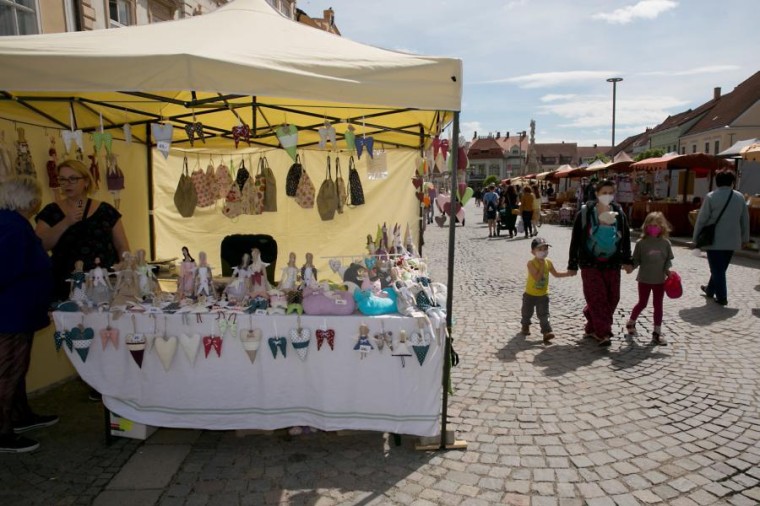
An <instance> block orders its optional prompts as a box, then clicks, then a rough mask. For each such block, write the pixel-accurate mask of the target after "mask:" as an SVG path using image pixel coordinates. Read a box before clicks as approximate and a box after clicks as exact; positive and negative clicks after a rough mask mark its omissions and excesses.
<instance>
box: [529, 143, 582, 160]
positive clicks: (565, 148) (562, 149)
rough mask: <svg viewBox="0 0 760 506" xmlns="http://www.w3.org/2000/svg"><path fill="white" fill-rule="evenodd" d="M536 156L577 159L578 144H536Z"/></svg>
mask: <svg viewBox="0 0 760 506" xmlns="http://www.w3.org/2000/svg"><path fill="white" fill-rule="evenodd" d="M536 154H537V155H538V156H569V157H572V158H575V157H576V156H577V155H578V144H577V143H575V142H557V143H549V144H539V143H536Z"/></svg>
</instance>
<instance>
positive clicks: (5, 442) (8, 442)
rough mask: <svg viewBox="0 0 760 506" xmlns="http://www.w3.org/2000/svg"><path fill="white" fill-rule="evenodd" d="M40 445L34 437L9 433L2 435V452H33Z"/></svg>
mask: <svg viewBox="0 0 760 506" xmlns="http://www.w3.org/2000/svg"><path fill="white" fill-rule="evenodd" d="M39 447H40V444H39V443H38V442H37V441H34V440H33V439H29V438H25V437H24V436H17V435H15V434H8V435H4V436H0V453H25V452H32V451H34V450H36V449H37V448H39Z"/></svg>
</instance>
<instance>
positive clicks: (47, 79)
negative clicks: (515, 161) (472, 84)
mask: <svg viewBox="0 0 760 506" xmlns="http://www.w3.org/2000/svg"><path fill="white" fill-rule="evenodd" d="M0 68H2V73H0V89H2V90H8V91H38V92H39V91H49V92H110V91H116V90H119V91H152V92H168V91H182V90H197V91H205V92H219V93H234V94H241V95H257V96H266V97H283V98H298V99H302V100H314V101H330V102H334V101H335V99H336V98H338V97H339V98H340V100H341V101H342V102H345V103H355V104H372V105H379V106H393V107H412V108H417V109H426V110H444V111H458V110H459V109H460V104H461V95H462V62H461V61H460V60H456V59H452V58H434V57H429V56H420V55H412V54H405V53H400V52H395V51H389V50H385V49H380V48H376V47H372V46H368V45H364V44H360V43H357V42H353V41H351V40H348V39H345V38H342V37H339V36H337V35H333V34H330V33H327V32H324V31H322V30H318V29H314V28H312V27H309V26H306V25H303V24H300V23H296V22H294V21H292V20H289V19H287V18H285V17H283V16H281V15H280V14H278V13H277V12H276V11H275V10H273V9H272V8H271V7H270V6H269V5H268V4H267V3H266V2H265V1H264V0H235V1H233V2H230V3H229V4H227V5H225V6H223V7H221V8H219V9H217V10H215V11H213V12H211V13H209V14H205V15H203V16H197V17H192V18H186V19H182V20H178V21H169V22H164V23H157V24H151V25H142V26H133V27H127V28H121V29H118V30H110V29H109V30H97V31H91V32H76V33H61V34H47V35H31V36H16V37H2V38H0Z"/></svg>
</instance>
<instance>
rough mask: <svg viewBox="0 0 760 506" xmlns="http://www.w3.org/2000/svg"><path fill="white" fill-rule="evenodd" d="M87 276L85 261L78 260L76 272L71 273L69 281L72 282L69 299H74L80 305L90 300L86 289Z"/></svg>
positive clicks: (75, 265) (75, 267) (75, 266)
mask: <svg viewBox="0 0 760 506" xmlns="http://www.w3.org/2000/svg"><path fill="white" fill-rule="evenodd" d="M85 280H86V276H85V273H84V262H82V261H81V260H77V261H76V262H74V272H72V273H71V278H70V279H69V282H70V284H71V292H70V294H69V300H72V301H74V302H76V303H78V304H80V305H82V304H86V303H87V302H88V299H87V292H86V290H85Z"/></svg>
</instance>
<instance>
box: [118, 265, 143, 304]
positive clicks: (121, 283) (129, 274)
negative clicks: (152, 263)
mask: <svg viewBox="0 0 760 506" xmlns="http://www.w3.org/2000/svg"><path fill="white" fill-rule="evenodd" d="M114 267H116V269H117V272H116V287H115V288H114V292H115V293H114V298H113V305H115V306H123V305H125V304H126V303H127V302H136V301H138V300H140V297H139V288H138V281H137V272H136V271H135V259H134V257H133V256H132V253H130V252H129V251H125V252H124V253H123V254H122V256H121V263H120V264H118V265H116V266H114Z"/></svg>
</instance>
